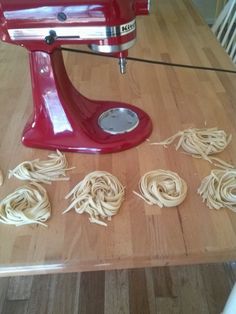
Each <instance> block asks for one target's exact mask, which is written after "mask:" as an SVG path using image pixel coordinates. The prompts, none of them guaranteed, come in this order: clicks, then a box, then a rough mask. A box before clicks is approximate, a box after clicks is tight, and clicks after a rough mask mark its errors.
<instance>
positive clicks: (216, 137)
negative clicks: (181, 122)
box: [151, 128, 234, 169]
mask: <svg viewBox="0 0 236 314" xmlns="http://www.w3.org/2000/svg"><path fill="white" fill-rule="evenodd" d="M177 138H179V142H178V144H177V145H176V150H178V149H179V148H180V147H182V149H183V150H184V151H185V152H186V153H188V154H190V155H192V156H193V157H197V158H203V159H205V160H207V161H208V162H210V163H212V164H214V165H215V166H217V167H219V168H223V169H227V168H234V166H232V165H230V164H228V163H226V162H225V161H223V160H221V159H219V158H216V157H209V155H213V154H217V153H220V152H222V151H223V150H224V149H225V148H226V147H227V146H228V144H229V143H230V141H231V139H232V135H229V136H227V134H226V133H225V131H223V130H218V129H217V128H210V129H206V128H204V129H196V128H192V129H186V130H184V131H179V132H178V133H176V134H175V135H173V136H171V137H169V138H167V139H166V140H164V141H162V142H159V143H151V145H163V146H164V147H165V148H166V147H167V146H168V145H170V144H171V143H172V142H174V141H175V140H176V139H177Z"/></svg>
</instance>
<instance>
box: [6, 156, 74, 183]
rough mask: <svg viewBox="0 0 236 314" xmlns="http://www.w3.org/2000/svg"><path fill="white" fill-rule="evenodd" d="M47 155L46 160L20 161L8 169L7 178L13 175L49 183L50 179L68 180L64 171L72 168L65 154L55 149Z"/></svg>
mask: <svg viewBox="0 0 236 314" xmlns="http://www.w3.org/2000/svg"><path fill="white" fill-rule="evenodd" d="M48 157H49V159H48V160H39V159H35V160H32V161H24V162H22V163H21V164H19V165H18V166H17V167H16V168H15V169H13V170H10V171H9V178H11V177H13V176H14V177H16V178H17V179H19V180H29V181H33V182H38V183H47V184H51V182H52V181H62V180H69V178H68V177H66V171H67V170H71V169H73V168H68V164H67V160H66V157H65V155H63V154H62V153H61V152H60V151H59V150H57V152H56V153H51V154H50V155H48Z"/></svg>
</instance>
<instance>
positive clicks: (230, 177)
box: [198, 169, 236, 212]
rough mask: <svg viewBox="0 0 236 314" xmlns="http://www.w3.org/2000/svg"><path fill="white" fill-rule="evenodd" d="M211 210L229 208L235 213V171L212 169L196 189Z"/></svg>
mask: <svg viewBox="0 0 236 314" xmlns="http://www.w3.org/2000/svg"><path fill="white" fill-rule="evenodd" d="M198 193H199V194H200V195H201V196H202V199H203V202H206V204H207V206H208V207H209V208H211V209H213V208H214V209H220V208H229V209H230V210H232V211H234V212H236V169H226V170H219V169H214V170H212V171H211V173H210V175H209V176H207V177H205V178H204V179H203V180H202V182H201V185H200V187H199V189H198Z"/></svg>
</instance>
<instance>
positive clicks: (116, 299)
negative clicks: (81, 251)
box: [0, 263, 236, 314]
mask: <svg viewBox="0 0 236 314" xmlns="http://www.w3.org/2000/svg"><path fill="white" fill-rule="evenodd" d="M235 279H236V271H235V263H224V264H219V263H217V264H206V265H191V266H189V265H188V266H174V267H173V266H170V267H153V268H144V269H143V268H141V269H125V270H112V271H96V272H92V273H91V272H83V273H70V274H52V275H37V276H21V277H19V276H18V277H11V278H0V313H1V314H42V313H45V314H68V313H69V314H78V313H79V314H94V313H96V314H180V313H181V314H189V313H192V314H199V313H201V314H219V313H221V312H222V310H223V307H224V305H225V303H226V300H227V298H228V296H229V294H230V291H231V289H232V287H233V284H234V282H235Z"/></svg>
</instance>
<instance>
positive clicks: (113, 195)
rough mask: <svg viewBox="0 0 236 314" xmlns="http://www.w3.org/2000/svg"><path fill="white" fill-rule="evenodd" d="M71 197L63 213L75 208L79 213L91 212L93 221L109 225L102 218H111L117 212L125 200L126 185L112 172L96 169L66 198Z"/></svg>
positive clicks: (90, 219) (91, 220)
mask: <svg viewBox="0 0 236 314" xmlns="http://www.w3.org/2000/svg"><path fill="white" fill-rule="evenodd" d="M70 197H72V202H71V204H70V206H69V207H68V208H67V209H66V210H65V211H64V212H63V214H64V213H66V212H68V211H69V210H71V209H72V208H74V209H75V211H76V212H77V213H78V214H82V213H87V214H89V216H90V218H89V221H90V222H91V223H96V224H100V225H103V226H107V224H106V223H105V222H104V221H102V220H100V218H102V219H105V218H108V219H111V217H112V216H113V215H115V214H117V212H118V210H119V208H120V206H121V204H122V202H123V200H124V187H123V186H122V185H121V183H120V182H119V180H118V179H117V178H116V177H114V176H113V175H111V174H110V173H108V172H104V171H94V172H91V173H89V174H88V175H87V176H86V177H85V178H84V179H83V180H82V181H80V182H79V183H78V184H77V185H76V186H75V187H74V188H73V190H72V191H71V192H70V193H69V194H68V195H67V196H66V199H68V198H70Z"/></svg>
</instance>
